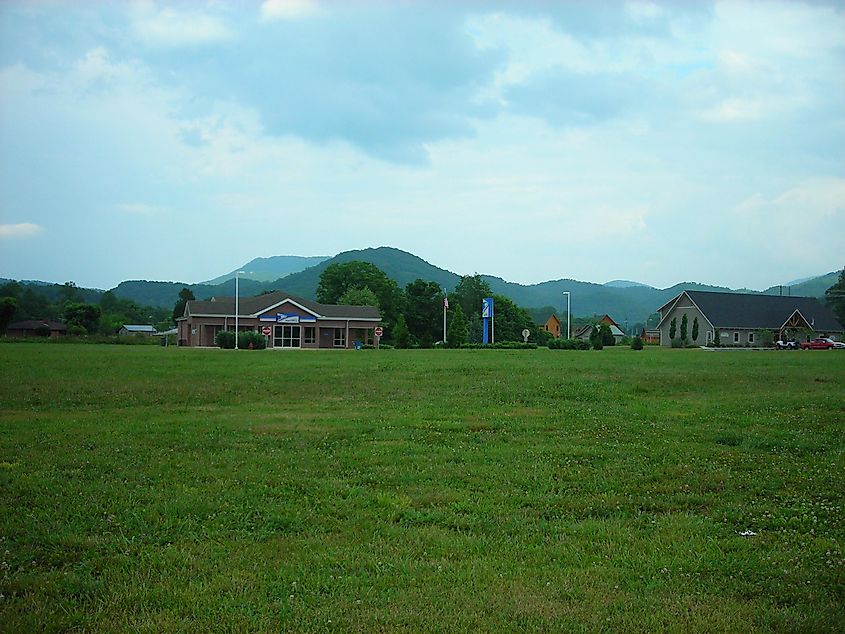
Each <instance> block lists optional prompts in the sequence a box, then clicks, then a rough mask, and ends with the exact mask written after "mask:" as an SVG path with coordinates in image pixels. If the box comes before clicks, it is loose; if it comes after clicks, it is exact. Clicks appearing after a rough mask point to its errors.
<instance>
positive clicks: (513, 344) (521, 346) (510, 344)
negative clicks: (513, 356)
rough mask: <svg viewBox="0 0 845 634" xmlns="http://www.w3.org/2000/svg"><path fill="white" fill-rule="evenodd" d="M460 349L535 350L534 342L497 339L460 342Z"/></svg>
mask: <svg viewBox="0 0 845 634" xmlns="http://www.w3.org/2000/svg"><path fill="white" fill-rule="evenodd" d="M461 349H462V350H536V349H537V344H536V343H525V342H523V341H497V342H496V343H491V344H488V345H486V346H485V345H484V344H483V343H464V344H461Z"/></svg>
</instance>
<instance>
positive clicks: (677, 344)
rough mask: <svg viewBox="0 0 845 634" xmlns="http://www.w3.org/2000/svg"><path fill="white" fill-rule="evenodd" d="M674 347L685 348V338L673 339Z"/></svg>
mask: <svg viewBox="0 0 845 634" xmlns="http://www.w3.org/2000/svg"><path fill="white" fill-rule="evenodd" d="M672 347H673V348H683V347H684V340H683V339H678V338H675V339H672Z"/></svg>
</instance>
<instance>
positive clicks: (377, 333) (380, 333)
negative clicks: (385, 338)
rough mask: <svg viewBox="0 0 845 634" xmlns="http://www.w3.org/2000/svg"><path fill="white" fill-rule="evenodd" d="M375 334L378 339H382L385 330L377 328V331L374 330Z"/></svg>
mask: <svg viewBox="0 0 845 634" xmlns="http://www.w3.org/2000/svg"><path fill="white" fill-rule="evenodd" d="M373 332H374V333H375V335H376V337H381V335H382V333H383V332H384V330H382V329H381V326H376V329H375V330H373Z"/></svg>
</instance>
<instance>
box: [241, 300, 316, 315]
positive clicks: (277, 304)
mask: <svg viewBox="0 0 845 634" xmlns="http://www.w3.org/2000/svg"><path fill="white" fill-rule="evenodd" d="M282 304H293V305H294V306H296V307H297V308H299V309H300V310H304V311H305V312H306V313H308V314H309V315H314V317H317V318H320V317H323V318H324V319H325V317H324V316H323V315H321V314H319V313H315V312H314V311H313V310H309V309H307V308H305V306H303V305H302V304H299V303H297V302H295V301H293V300H292V299H291V298H290V297H286V298H285V299H283V300H282V301H280V302H278V303H276V304H273V305H272V306H268V307H267V308H262V309H261V310H259V311H258V312H255V313H252V314H251V315H250V317H258V316H259V315H261V313H266V312H267V311H268V310H273V309H274V308H278V307H279V306H281V305H282Z"/></svg>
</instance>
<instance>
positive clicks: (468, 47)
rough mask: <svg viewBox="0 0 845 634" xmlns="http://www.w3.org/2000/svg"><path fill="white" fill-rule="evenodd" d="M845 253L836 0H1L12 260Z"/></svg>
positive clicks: (1, 267) (776, 266) (735, 274)
mask: <svg viewBox="0 0 845 634" xmlns="http://www.w3.org/2000/svg"><path fill="white" fill-rule="evenodd" d="M378 246H392V247H396V248H399V249H403V250H405V251H409V252H411V253H414V254H415V255H418V256H420V257H422V258H423V259H425V260H427V261H428V262H430V263H432V264H434V265H435V266H438V267H441V268H445V269H448V270H451V271H454V272H456V273H459V274H472V273H475V272H479V273H484V274H491V275H497V276H499V277H503V278H505V279H507V280H510V281H515V282H520V283H536V282H541V281H545V280H551V279H561V278H572V279H578V280H583V281H589V282H597V283H602V282H606V281H609V280H613V279H620V278H621V279H629V280H636V281H639V282H643V283H647V284H651V285H653V286H658V287H667V286H670V285H672V284H675V283H678V282H682V281H698V282H704V283H711V284H719V285H725V286H730V287H733V288H741V287H746V288H756V289H763V288H766V287H768V286H771V285H775V284H782V283H786V282H788V281H791V280H793V279H797V278H803V277H809V276H814V275H819V274H823V273H826V272H829V271H833V270H841V269H842V267H843V266H845V3H843V2H842V1H836V2H819V1H812V2H810V1H807V2H797V1H790V2H764V1H755V2H750V3H746V2H738V1H730V2H693V1H689V2H679V1H678V2H621V1H620V2H614V1H607V2H587V1H584V2H578V1H566V2H564V1H561V2H551V1H545V2H534V1H531V0H522V1H519V2H517V1H504V0H502V1H496V0H491V1H489V2H482V1H480V0H478V1H472V2H470V1H464V2H461V1H456V2H449V3H446V2H431V1H425V2H422V1H420V2H413V1H401V0H400V1H393V2H387V1H374V0H369V1H364V0H361V1H355V0H349V1H343V2H341V1H339V0H334V1H328V0H266V1H265V2H252V3H250V2H244V1H241V0H238V1H234V0H233V1H231V2H228V1H225V0H209V1H208V2H201V1H200V0H196V1H187V0H185V1H182V2H170V3H168V2H153V1H149V0H145V1H138V2H118V1H109V2H105V1H103V2H82V3H79V2H57V1H46V0H27V1H25V2H23V1H15V0H4V1H3V2H2V3H0V277H7V278H13V279H40V280H45V281H52V282H65V281H74V282H76V283H77V284H78V285H80V286H86V287H96V288H103V289H108V288H112V287H114V286H116V285H117V284H118V283H119V282H121V281H123V280H127V279H148V280H172V281H183V282H199V281H203V280H206V279H210V278H213V277H216V276H218V275H221V274H223V273H226V272H228V271H231V270H233V269H236V268H238V267H239V266H241V265H242V264H244V263H246V262H248V261H249V260H252V259H253V258H256V257H267V256H272V255H334V254H336V253H339V252H342V251H347V250H350V249H362V248H367V247H378Z"/></svg>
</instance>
